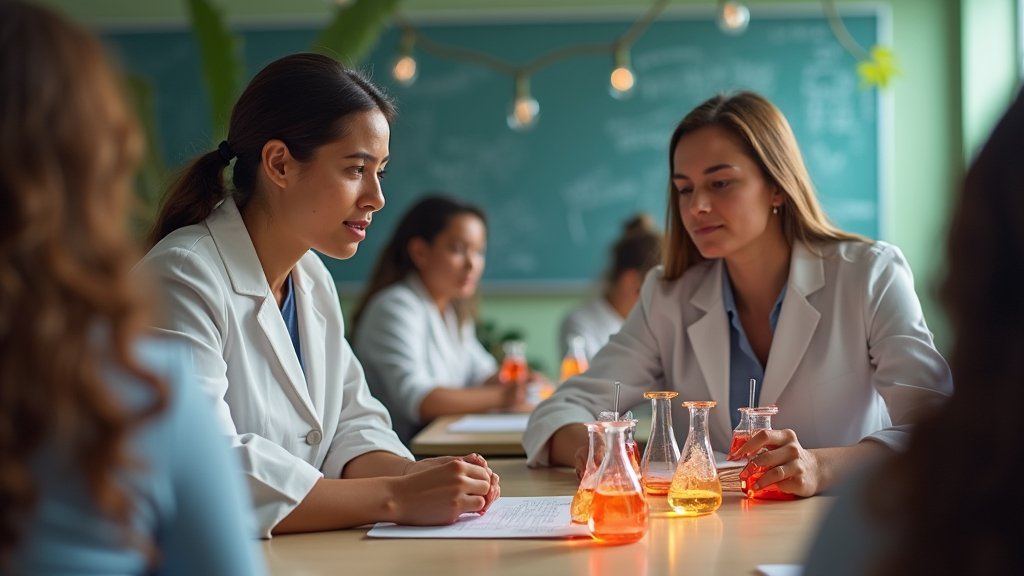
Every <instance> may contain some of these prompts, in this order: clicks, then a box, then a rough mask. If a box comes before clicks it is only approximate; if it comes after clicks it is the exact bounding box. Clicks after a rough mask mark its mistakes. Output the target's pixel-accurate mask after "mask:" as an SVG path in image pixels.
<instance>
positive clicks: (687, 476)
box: [668, 401, 722, 516]
mask: <svg viewBox="0 0 1024 576" xmlns="http://www.w3.org/2000/svg"><path fill="white" fill-rule="evenodd" d="M716 404H717V403H716V402H713V401H707V402H683V406H685V407H686V408H688V409H689V410H690V430H689V432H688V433H687V435H686V444H684V445H683V452H682V454H681V455H680V456H679V458H680V459H679V465H678V466H676V472H675V475H673V476H672V486H670V487H669V490H668V505H669V506H671V507H672V509H673V510H675V511H676V512H677V513H679V514H682V515H684V516H700V515H701V514H710V513H712V512H714V511H715V510H718V507H719V506H721V505H722V484H721V482H719V481H718V468H716V467H715V457H714V455H713V454H712V452H711V439H710V438H709V436H708V413H709V412H710V411H711V409H712V408H714V407H715V405H716Z"/></svg>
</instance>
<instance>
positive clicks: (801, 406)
mask: <svg viewBox="0 0 1024 576" xmlns="http://www.w3.org/2000/svg"><path fill="white" fill-rule="evenodd" d="M821 252H822V255H821V256H818V255H815V254H814V253H813V252H812V251H811V250H809V249H808V248H807V247H806V246H804V245H803V244H800V243H797V244H795V245H794V247H793V252H792V260H791V263H790V270H789V279H788V284H787V289H786V297H785V300H784V301H783V304H782V310H781V312H780V314H779V320H778V325H777V326H776V329H775V336H774V338H773V339H772V346H771V350H770V352H769V355H768V364H767V366H766V367H765V377H764V382H763V387H762V389H761V394H760V404H761V405H768V404H777V405H778V407H779V414H778V415H777V416H776V417H774V418H773V419H772V427H773V428H777V429H779V428H790V429H792V430H794V431H795V432H796V434H797V437H798V438H799V440H800V444H801V445H803V446H804V447H806V448H820V447H835V446H847V445H852V444H855V443H856V442H858V441H860V440H862V439H863V438H865V437H868V436H870V437H871V438H872V439H875V440H878V441H880V442H883V443H885V444H887V445H889V446H892V447H894V448H899V447H901V446H902V445H904V444H905V442H906V439H907V434H908V433H909V423H910V422H911V421H912V420H913V419H914V415H915V412H918V410H919V409H922V408H926V407H930V406H932V405H934V404H935V403H937V402H942V401H943V400H944V399H945V398H946V397H947V396H948V395H949V394H950V393H951V392H952V389H953V385H952V379H951V376H950V372H949V367H948V366H947V365H946V362H945V360H943V359H942V357H941V356H940V355H939V353H938V352H937V351H936V350H935V347H934V345H933V343H932V335H931V332H929V331H928V327H927V326H926V325H925V321H924V316H923V314H922V312H921V305H920V303H919V302H918V299H917V294H916V293H915V292H914V281H913V277H912V274H911V272H910V267H909V266H908V265H907V263H906V260H905V259H904V258H903V254H902V253H901V252H900V250H899V249H898V248H896V247H894V246H891V245H889V244H886V243H884V242H876V243H873V244H867V243H863V242H837V243H832V244H829V245H826V246H824V247H823V248H822V249H821ZM723 265H724V264H723V262H722V261H721V260H711V261H706V262H703V263H701V264H699V265H697V266H695V267H693V268H691V269H690V270H688V271H687V272H686V273H685V274H684V275H683V277H682V278H679V279H678V280H675V281H672V282H665V281H663V280H662V270H661V268H660V267H658V268H655V269H654V270H652V271H651V272H650V273H649V274H648V276H647V278H646V280H645V281H644V285H643V288H642V289H641V292H640V301H639V302H638V303H637V305H636V306H635V307H634V308H633V311H632V312H631V313H630V315H629V317H628V318H627V319H626V322H625V324H623V326H622V329H621V330H620V331H619V332H618V333H617V334H615V335H614V336H612V337H611V340H609V342H608V344H607V345H606V346H605V347H604V348H602V349H601V351H600V352H598V354H597V356H596V357H595V358H594V360H593V361H592V362H591V364H590V370H588V371H587V372H586V373H584V374H582V375H580V376H577V377H575V378H572V379H570V380H569V381H568V382H566V383H565V384H563V385H562V386H560V387H559V388H558V390H557V391H556V392H555V394H554V395H553V396H552V397H551V398H549V399H548V400H547V401H545V402H543V403H542V404H540V405H539V406H538V407H537V408H536V409H535V410H534V412H533V414H532V415H531V416H530V423H529V426H528V428H527V430H526V433H525V434H524V436H523V445H524V447H525V448H526V452H527V457H528V463H529V464H530V465H535V466H536V465H547V464H548V456H549V453H548V452H549V447H548V441H549V440H550V438H551V435H552V434H554V433H555V431H556V430H558V429H559V428H561V427H562V426H564V425H566V424H570V423H573V422H585V421H589V420H594V419H595V417H596V415H597V413H598V412H599V411H601V410H610V409H611V407H612V405H613V402H614V395H615V390H614V386H613V382H614V381H616V380H618V381H620V382H622V390H621V397H620V399H619V405H620V406H625V407H629V406H633V405H636V404H639V403H641V402H645V400H644V399H643V393H644V392H645V391H648V390H676V391H678V392H679V393H680V395H679V397H678V398H677V399H676V400H677V401H676V402H674V404H673V426H674V432H675V435H676V437H677V440H678V441H679V443H680V444H679V445H680V446H682V442H683V441H685V438H686V434H687V429H688V419H689V415H688V413H687V411H686V409H685V408H682V407H681V403H682V401H684V400H714V401H716V402H717V403H718V406H717V407H716V408H714V409H712V411H711V416H710V429H711V444H712V447H713V448H714V449H715V450H718V451H722V452H725V451H728V448H729V443H730V440H731V436H732V426H731V423H730V418H729V411H730V409H734V408H736V407H730V406H729V324H728V320H727V318H726V313H725V307H724V305H723V303H722V266H723Z"/></svg>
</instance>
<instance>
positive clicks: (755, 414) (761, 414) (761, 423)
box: [730, 405, 796, 500]
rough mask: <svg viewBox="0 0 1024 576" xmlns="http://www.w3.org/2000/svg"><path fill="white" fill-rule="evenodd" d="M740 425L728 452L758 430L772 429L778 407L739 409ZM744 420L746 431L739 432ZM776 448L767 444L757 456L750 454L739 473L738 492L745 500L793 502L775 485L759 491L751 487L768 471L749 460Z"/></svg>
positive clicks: (791, 496) (793, 497) (734, 433)
mask: <svg viewBox="0 0 1024 576" xmlns="http://www.w3.org/2000/svg"><path fill="white" fill-rule="evenodd" d="M739 410H740V424H739V425H737V426H736V430H734V431H733V437H732V448H731V449H730V452H733V451H735V450H736V448H739V447H740V446H742V445H743V444H746V443H747V441H748V440H750V437H751V436H753V435H754V434H756V433H757V432H758V431H760V430H771V429H772V416H775V415H776V414H778V413H779V407H778V406H775V405H771V406H760V407H756V408H740V409H739ZM744 419H746V429H745V430H740V426H741V425H744ZM775 448H778V446H777V445H774V444H769V445H767V446H765V447H764V448H762V449H761V450H758V452H757V454H751V455H750V457H749V458H748V459H747V466H746V467H745V468H744V469H743V471H741V472H740V490H742V491H743V493H744V494H746V495H747V498H759V499H762V500H793V499H795V498H796V496H794V495H792V494H789V493H787V492H783V491H782V490H779V489H778V487H776V486H775V484H772V485H771V486H766V487H764V488H762V489H760V490H756V491H755V490H754V489H753V486H754V484H756V483H757V481H758V480H760V479H761V476H763V475H764V473H765V472H767V471H768V470H769V469H768V468H765V467H763V466H758V465H757V464H754V463H753V462H751V460H752V459H753V458H754V457H756V456H757V455H758V454H764V453H765V452H767V451H769V450H774V449H775Z"/></svg>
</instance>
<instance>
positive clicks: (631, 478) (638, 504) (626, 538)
mask: <svg viewBox="0 0 1024 576" xmlns="http://www.w3.org/2000/svg"><path fill="white" fill-rule="evenodd" d="M628 427H629V424H628V423H626V422H623V421H621V420H620V421H616V422H607V423H605V424H604V425H603V428H604V446H605V454H604V459H602V460H601V468H600V470H598V472H597V487H596V488H595V489H594V502H593V504H592V505H591V506H592V507H591V514H590V521H589V522H588V523H587V524H588V525H589V526H590V533H591V534H592V535H593V536H594V538H597V539H598V540H601V541H603V542H607V543H610V544H628V543H630V542H636V541H637V540H640V539H641V538H643V537H644V536H645V535H646V534H647V518H648V515H649V514H648V510H647V499H646V498H644V494H643V491H642V490H641V488H640V481H639V480H638V479H637V477H636V472H634V471H633V467H632V466H631V465H630V464H629V457H628V456H627V455H626V428H628Z"/></svg>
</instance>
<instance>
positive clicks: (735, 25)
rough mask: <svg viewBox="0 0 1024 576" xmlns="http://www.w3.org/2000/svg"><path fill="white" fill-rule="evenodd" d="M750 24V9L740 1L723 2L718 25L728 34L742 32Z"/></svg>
mask: <svg viewBox="0 0 1024 576" xmlns="http://www.w3.org/2000/svg"><path fill="white" fill-rule="evenodd" d="M748 24H750V10H748V9H747V7H746V6H744V5H743V4H740V3H739V2H731V1H730V2H722V9H721V10H720V11H719V13H718V27H719V28H720V29H721V30H722V32H725V33H726V34H732V35H736V34H742V33H743V32H744V31H745V30H746V29H747V25H748Z"/></svg>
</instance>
